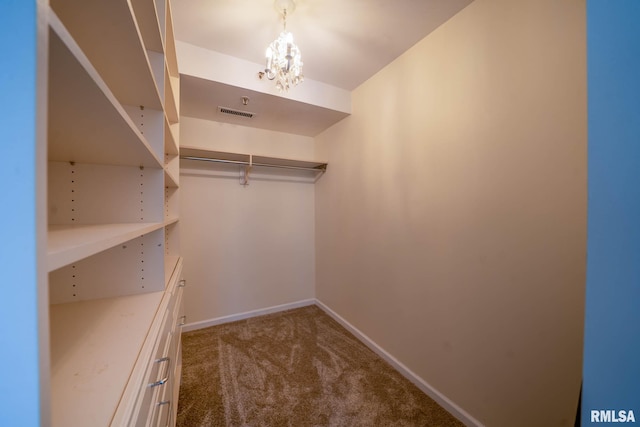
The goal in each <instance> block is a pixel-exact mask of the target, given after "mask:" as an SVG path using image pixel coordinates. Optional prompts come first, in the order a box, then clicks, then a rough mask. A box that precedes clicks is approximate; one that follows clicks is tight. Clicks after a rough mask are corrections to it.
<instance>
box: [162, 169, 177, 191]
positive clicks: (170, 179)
mask: <svg viewBox="0 0 640 427" xmlns="http://www.w3.org/2000/svg"><path fill="white" fill-rule="evenodd" d="M164 186H165V187H169V188H177V187H178V180H177V179H176V177H175V176H173V174H172V173H171V172H170V171H169V170H168V169H165V170H164Z"/></svg>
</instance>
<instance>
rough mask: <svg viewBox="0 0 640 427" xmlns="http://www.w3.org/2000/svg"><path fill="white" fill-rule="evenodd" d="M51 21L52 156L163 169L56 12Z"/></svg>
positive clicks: (50, 143)
mask: <svg viewBox="0 0 640 427" xmlns="http://www.w3.org/2000/svg"><path fill="white" fill-rule="evenodd" d="M108 3H110V2H108ZM50 24H51V28H52V29H53V30H54V31H50V41H49V43H50V55H49V60H50V66H49V69H50V72H49V97H48V101H49V107H48V111H49V120H48V140H49V145H48V158H49V160H50V161H64V162H68V161H73V162H81V163H98V164H113V165H126V166H146V167H155V168H160V167H162V161H161V160H160V159H159V158H158V157H157V156H156V155H155V154H153V150H152V149H151V147H150V145H149V143H148V142H147V141H146V139H145V138H144V137H143V135H142V134H141V133H140V131H139V130H138V129H137V128H136V126H135V124H134V123H133V122H132V121H131V119H130V117H129V115H128V114H127V113H126V111H125V110H124V108H123V107H122V106H121V105H120V103H119V102H118V100H117V99H116V98H115V97H114V95H113V94H112V93H111V91H110V90H109V88H108V87H107V85H106V83H105V82H104V81H103V80H102V79H101V77H100V75H99V74H98V72H97V71H96V70H95V69H94V68H93V66H92V64H91V63H90V62H89V60H88V58H87V57H86V56H84V54H83V52H82V51H81V50H80V48H79V46H78V45H77V44H75V42H74V40H73V39H72V38H71V35H70V34H69V33H68V32H67V30H66V29H65V27H64V26H63V25H62V23H61V22H60V21H59V20H58V19H57V18H56V16H55V14H53V13H52V14H51V16H50ZM115 68H117V67H115ZM133 86H135V85H133ZM105 123H108V125H107V126H105Z"/></svg>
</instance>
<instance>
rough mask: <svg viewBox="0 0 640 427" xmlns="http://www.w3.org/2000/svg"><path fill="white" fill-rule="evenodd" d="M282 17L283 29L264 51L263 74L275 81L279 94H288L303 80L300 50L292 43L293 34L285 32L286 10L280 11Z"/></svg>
mask: <svg viewBox="0 0 640 427" xmlns="http://www.w3.org/2000/svg"><path fill="white" fill-rule="evenodd" d="M277 5H278V2H277V1H276V6H277ZM293 6H295V4H293ZM291 10H293V7H292V8H291ZM282 16H283V22H284V29H283V31H282V32H281V33H280V35H279V36H278V38H277V39H275V40H274V41H273V42H271V44H270V45H269V46H268V47H267V50H266V51H265V58H266V66H265V70H264V73H265V75H266V76H267V78H268V79H269V80H274V79H275V80H276V88H277V89H278V90H279V91H280V92H288V91H289V88H290V87H292V86H297V85H298V84H299V83H302V81H303V80H304V76H303V75H302V65H303V63H302V55H301V54H300V49H299V48H298V46H296V44H295V43H294V42H293V34H292V33H290V32H289V31H287V8H283V9H282Z"/></svg>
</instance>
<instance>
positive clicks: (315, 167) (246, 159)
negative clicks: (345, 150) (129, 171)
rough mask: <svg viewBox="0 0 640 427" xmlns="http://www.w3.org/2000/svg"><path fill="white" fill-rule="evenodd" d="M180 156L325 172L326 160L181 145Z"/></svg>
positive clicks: (190, 158)
mask: <svg viewBox="0 0 640 427" xmlns="http://www.w3.org/2000/svg"><path fill="white" fill-rule="evenodd" d="M180 158H183V159H187V160H203V161H211V162H220V163H232V164H239V165H244V166H249V165H252V166H257V167H260V166H263V167H274V168H283V169H298V170H308V171H312V172H325V171H326V169H327V163H326V162H316V161H312V160H294V159H284V158H280V157H267V156H256V155H251V154H242V153H228V152H223V151H210V150H204V149H202V148H193V147H185V146H182V147H180Z"/></svg>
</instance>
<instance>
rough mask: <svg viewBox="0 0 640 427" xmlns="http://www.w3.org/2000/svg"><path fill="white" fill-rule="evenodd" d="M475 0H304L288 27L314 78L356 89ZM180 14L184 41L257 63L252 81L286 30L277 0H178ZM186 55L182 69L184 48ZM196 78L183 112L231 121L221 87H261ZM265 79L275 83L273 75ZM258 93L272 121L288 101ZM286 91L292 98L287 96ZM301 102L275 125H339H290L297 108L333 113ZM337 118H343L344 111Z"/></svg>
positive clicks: (234, 93)
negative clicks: (218, 111)
mask: <svg viewBox="0 0 640 427" xmlns="http://www.w3.org/2000/svg"><path fill="white" fill-rule="evenodd" d="M470 2H471V0H394V1H390V0H297V1H296V2H295V3H296V9H295V11H294V13H292V14H289V16H288V19H287V29H288V30H289V31H291V32H292V33H293V35H294V38H295V42H296V44H297V45H298V46H299V48H300V51H301V53H302V60H303V62H304V75H305V79H307V81H308V80H314V81H317V82H322V83H326V84H329V85H331V86H335V87H337V88H341V89H344V90H347V91H351V90H353V89H355V88H356V87H357V86H359V85H360V84H361V83H363V82H364V81H366V80H367V79H368V78H369V77H371V76H372V75H374V74H375V73H376V72H377V71H379V70H380V69H381V68H383V67H384V66H385V65H387V64H388V63H390V62H391V61H393V60H394V59H395V58H397V57H398V56H400V55H401V54H402V53H403V52H404V51H406V50H407V49H409V48H410V47H411V46H413V45H414V44H415V43H417V42H418V41H419V40H421V39H423V38H424V37H425V36H426V35H428V34H429V33H430V32H432V31H433V30H434V29H436V28H437V27H438V26H440V25H441V24H442V23H444V22H446V21H447V20H448V19H449V18H451V17H452V16H453V15H455V14H456V13H457V12H459V11H460V10H462V9H463V8H464V7H465V6H467V5H468V4H469V3H470ZM172 12H173V19H174V31H175V36H176V39H177V40H179V41H181V42H185V43H188V44H191V45H195V46H199V47H201V48H205V49H208V50H211V51H215V52H219V53H222V54H225V55H229V56H233V57H236V58H240V59H242V60H245V61H250V62H252V63H255V64H256V70H255V73H251V75H247V76H246V79H247V82H252V83H255V82H254V81H255V79H256V74H257V72H258V71H259V69H260V66H263V64H264V54H265V49H266V46H267V45H268V44H269V43H270V42H271V41H272V40H273V39H275V38H276V37H277V35H278V34H279V33H280V31H282V20H281V18H280V14H279V13H278V12H277V10H276V8H275V7H274V0H174V1H173V2H172ZM178 61H179V63H178V66H179V67H180V50H178ZM196 80H197V79H196ZM196 80H193V79H185V78H183V80H182V82H183V83H182V85H183V86H182V90H181V106H182V110H183V111H182V114H184V115H188V116H195V117H201V118H209V119H212V120H218V121H224V119H223V118H220V117H214V116H211V115H210V114H209V112H210V111H211V110H215V108H216V107H217V105H224V104H222V103H221V102H223V100H222V99H221V100H220V102H218V100H217V95H216V93H218V92H219V93H220V97H233V98H234V99H239V98H240V97H241V96H244V95H246V93H244V92H246V90H245V91H244V92H243V90H242V89H243V88H242V86H244V87H245V88H246V87H254V85H250V84H247V85H246V86H245V85H242V84H240V85H238V84H234V85H227V86H229V87H225V88H222V87H221V86H220V84H221V83H220V82H218V84H214V82H211V84H210V85H207V84H206V82H201V81H196ZM261 83H263V84H265V85H270V84H273V82H269V81H265V82H261ZM305 83H306V82H303V83H302V84H301V85H300V86H298V87H294V88H292V89H291V90H290V93H293V92H294V91H297V90H298V91H299V90H303V89H302V87H303V86H304V85H305ZM222 89H224V90H222ZM266 92H269V91H266ZM271 92H272V91H271ZM251 95H253V96H252V98H262V99H261V101H260V102H261V105H260V108H261V110H262V111H254V110H255V108H254V109H253V110H252V111H254V112H256V113H257V115H258V114H259V115H260V116H261V117H262V118H263V119H264V120H265V123H266V122H269V121H270V117H269V116H270V114H271V113H270V112H269V111H270V110H269V107H268V105H270V102H276V103H279V104H283V102H281V101H280V102H278V100H277V99H276V98H279V97H278V96H277V95H266V94H263V95H264V96H263V97H261V96H260V95H258V94H256V93H252V94H251ZM251 95H249V96H251ZM283 96H284V99H286V98H287V95H286V94H285V95H283ZM206 99H209V100H210V105H211V108H210V109H207V113H205V112H200V113H198V110H199V109H201V108H203V103H205V104H206ZM284 104H286V102H285V103H284ZM296 104H297V105H296ZM299 104H300V103H299V102H298V103H295V102H293V104H292V105H291V107H290V109H289V110H287V108H286V106H284V105H279V106H278V107H277V108H275V110H277V111H276V113H278V114H275V113H274V117H273V118H272V119H273V120H274V121H275V122H278V123H279V124H278V123H272V127H273V128H275V130H281V129H290V130H289V131H290V132H291V133H299V134H303V135H310V136H314V135H316V134H317V133H318V132H319V131H318V127H319V126H320V127H324V128H326V127H328V126H330V125H331V124H333V123H335V122H331V120H329V121H327V122H326V123H325V121H324V120H316V121H315V123H314V125H313V126H311V127H310V128H309V129H300V127H301V126H299V125H298V126H297V128H296V129H295V131H294V129H293V128H292V127H290V126H289V124H292V121H291V120H287V117H288V116H289V115H290V114H289V113H294V112H297V114H295V116H296V117H295V121H296V122H299V121H300V120H301V118H303V116H304V114H311V115H313V114H316V113H317V114H324V115H326V116H331V115H330V114H327V111H318V112H315V111H314V109H313V108H307V109H306V110H307V111H304V112H302V111H300V105H299ZM253 106H255V104H253V105H252V107H253ZM255 107H256V108H257V106H255ZM310 107H313V105H311V106H310ZM323 109H324V110H326V108H323ZM333 116H335V117H333V118H334V119H336V120H340V119H341V118H342V117H344V114H342V115H340V114H338V115H333ZM287 122H288V123H287ZM247 125H249V126H258V127H264V123H263V124H262V125H257V124H255V122H251V123H248V124H247ZM303 127H304V126H303ZM321 130H323V129H320V131H321Z"/></svg>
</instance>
